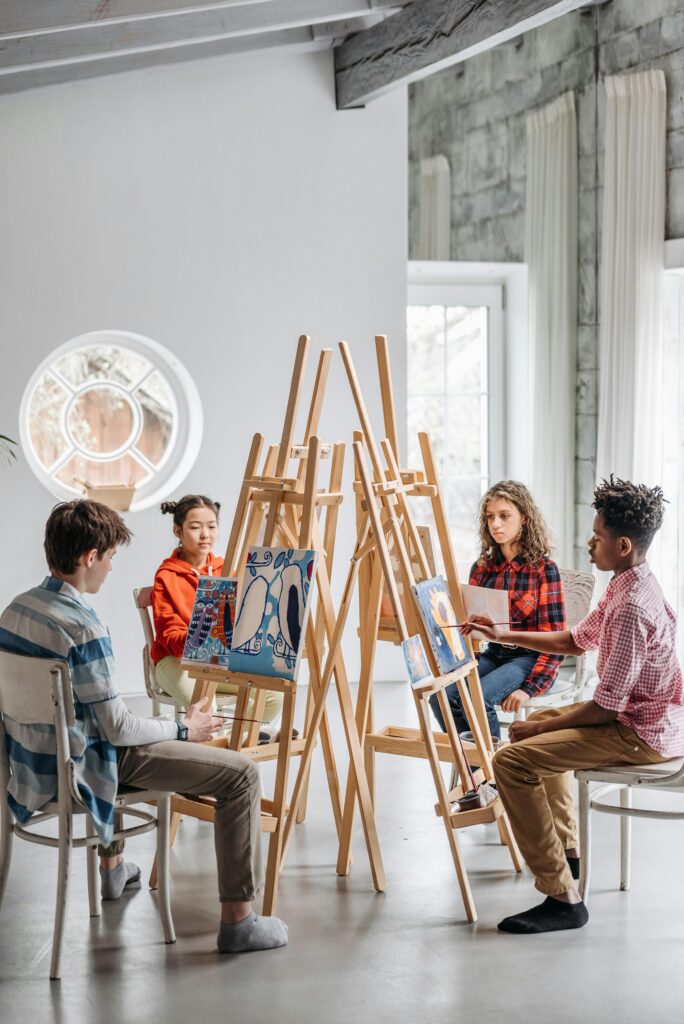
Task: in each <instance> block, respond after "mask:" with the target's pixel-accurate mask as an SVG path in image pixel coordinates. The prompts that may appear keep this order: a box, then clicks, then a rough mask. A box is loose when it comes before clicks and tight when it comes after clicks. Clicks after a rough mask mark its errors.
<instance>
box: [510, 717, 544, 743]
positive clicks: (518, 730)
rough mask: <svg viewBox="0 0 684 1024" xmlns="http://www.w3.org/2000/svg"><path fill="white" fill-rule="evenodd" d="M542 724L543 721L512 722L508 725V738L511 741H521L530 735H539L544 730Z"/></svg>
mask: <svg viewBox="0 0 684 1024" xmlns="http://www.w3.org/2000/svg"><path fill="white" fill-rule="evenodd" d="M541 725H542V723H541V722H511V724H510V725H509V726H508V739H509V740H510V742H511V743H519V742H520V740H527V739H529V738H530V736H538V735H539V733H540V732H541V731H542V730H541Z"/></svg>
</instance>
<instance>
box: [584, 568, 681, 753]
mask: <svg viewBox="0 0 684 1024" xmlns="http://www.w3.org/2000/svg"><path fill="white" fill-rule="evenodd" d="M675 628H676V620H675V616H674V612H673V611H672V609H671V608H670V606H669V604H668V603H667V602H666V600H665V598H664V597H663V592H662V590H661V589H660V584H659V583H658V581H657V580H656V578H655V576H654V575H653V573H652V572H651V570H650V568H649V566H648V564H647V563H646V562H642V563H641V565H637V566H635V567H634V568H633V569H628V570H627V572H623V573H620V575H619V576H614V577H613V579H612V580H611V581H610V583H609V584H608V589H607V590H606V592H605V594H604V595H603V597H602V598H601V600H600V601H599V603H598V605H597V607H596V608H595V609H594V611H593V612H590V613H589V615H587V617H586V619H583V620H582V622H580V623H579V625H578V626H575V628H574V629H573V631H572V637H573V640H574V641H575V643H576V644H577V646H578V647H581V648H582V649H583V650H585V651H590V650H595V649H596V648H597V647H598V650H599V656H598V666H597V668H598V676H599V684H598V686H597V687H596V691H595V693H594V700H595V701H596V703H597V704H600V705H601V707H602V708H608V709H609V710H611V711H617V712H618V716H617V719H618V722H622V723H623V725H626V726H628V727H629V728H630V729H633V730H634V732H635V733H636V734H637V736H639V737H640V738H641V739H642V740H643V741H644V742H645V743H648V745H649V747H651V748H652V749H653V750H656V751H657V752H658V753H659V754H662V755H663V757H682V756H683V755H684V695H683V693H682V673H681V670H680V668H679V663H678V662H677V655H676V654H675Z"/></svg>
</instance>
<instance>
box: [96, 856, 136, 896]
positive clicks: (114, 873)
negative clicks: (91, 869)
mask: <svg viewBox="0 0 684 1024" xmlns="http://www.w3.org/2000/svg"><path fill="white" fill-rule="evenodd" d="M139 881H140V868H139V867H138V865H137V864H131V863H130V861H125V860H124V861H122V862H121V863H120V864H117V865H116V867H115V868H109V869H107V868H103V867H100V887H101V890H102V899H103V900H118V898H119V896H120V895H121V893H122V892H123V891H124V889H125V888H126V886H127V885H133V884H134V883H135V882H139Z"/></svg>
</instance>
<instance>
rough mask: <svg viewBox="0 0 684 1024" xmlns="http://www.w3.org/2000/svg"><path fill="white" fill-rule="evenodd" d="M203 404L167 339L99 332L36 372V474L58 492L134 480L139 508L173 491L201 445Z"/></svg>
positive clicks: (32, 455)
mask: <svg viewBox="0 0 684 1024" xmlns="http://www.w3.org/2000/svg"><path fill="white" fill-rule="evenodd" d="M201 426H202V411H201V407H200V405H199V398H198V395H197V391H196V388H195V386H194V384H193V383H192V381H191V379H190V377H189V375H188V373H187V371H186V370H185V369H184V368H183V367H182V366H181V364H180V363H179V362H178V360H176V359H175V357H173V356H172V355H171V353H169V352H167V351H166V350H165V349H163V348H162V346H160V345H157V344H156V343H155V342H152V341H150V340H149V339H147V338H142V337H140V336H139V335H134V334H130V333H128V332H123V331H96V332H93V333H92V334H88V335H83V336H82V337H80V338H75V339H74V340H73V341H71V342H68V343H67V344H66V345H63V346H61V347H60V348H59V349H57V350H56V351H55V352H53V353H52V355H51V356H49V357H48V359H46V360H45V361H44V362H43V363H42V364H41V366H39V367H38V369H37V370H36V372H35V373H34V375H33V377H32V379H31V381H30V382H29V385H28V387H27V389H26V392H25V394H24V400H23V403H22V412H21V423H20V430H21V433H22V440H23V446H24V450H25V451H26V453H27V457H28V460H29V462H30V464H31V466H32V468H33V470H34V472H35V473H36V475H37V476H38V477H39V478H40V479H41V480H42V481H43V482H44V483H45V485H46V486H47V487H48V488H49V490H51V491H52V493H53V494H55V495H56V496H58V497H64V498H68V497H73V496H74V495H76V494H79V493H82V491H83V481H86V482H87V483H88V484H89V485H96V486H97V485H100V486H102V485H111V484H125V485H133V484H134V485H135V495H136V497H135V500H134V501H133V504H132V506H131V507H132V508H142V507H145V505H148V504H150V503H151V502H152V501H154V500H155V499H156V497H157V496H158V495H159V494H160V493H164V492H165V491H166V490H170V489H171V488H172V487H173V486H174V481H175V480H179V479H180V478H181V473H182V474H183V475H185V473H187V471H188V469H189V466H190V465H191V463H192V461H194V458H195V456H196V454H197V448H198V444H199V437H200V436H201Z"/></svg>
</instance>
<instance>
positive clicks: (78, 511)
mask: <svg viewBox="0 0 684 1024" xmlns="http://www.w3.org/2000/svg"><path fill="white" fill-rule="evenodd" d="M130 539H131V531H130V530H129V529H128V527H127V526H126V524H125V523H124V521H123V519H122V518H121V516H120V515H119V514H118V513H117V512H115V511H114V510H113V509H111V508H109V507H108V506H107V505H103V504H101V502H99V501H88V500H86V499H85V498H78V499H77V500H76V501H63V502H60V504H59V505H55V507H54V508H53V510H52V512H51V513H50V517H49V519H48V521H47V523H46V524H45V542H44V547H45V557H46V558H47V563H48V566H49V568H50V571H51V572H58V573H61V574H62V575H63V576H71V574H72V573H74V572H75V571H76V566H77V565H78V560H79V558H80V557H81V555H82V554H84V553H85V552H86V551H92V550H93V548H95V549H96V550H97V554H98V557H99V558H102V556H103V555H104V554H105V553H106V552H107V551H111V549H112V548H115V547H117V546H118V545H119V544H128V543H129V541H130Z"/></svg>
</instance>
